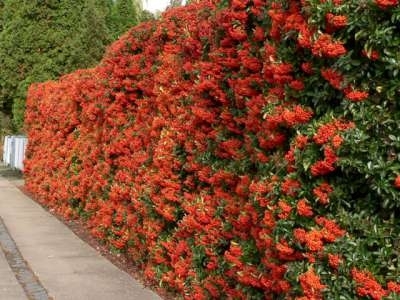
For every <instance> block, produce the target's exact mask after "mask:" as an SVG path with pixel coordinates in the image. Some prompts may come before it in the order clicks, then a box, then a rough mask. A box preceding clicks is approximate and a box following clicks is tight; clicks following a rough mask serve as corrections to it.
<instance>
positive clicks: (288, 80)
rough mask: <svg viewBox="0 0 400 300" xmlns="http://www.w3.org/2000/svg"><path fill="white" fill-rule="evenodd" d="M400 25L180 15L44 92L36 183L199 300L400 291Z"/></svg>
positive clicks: (339, 6) (276, 4)
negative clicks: (399, 49) (399, 47)
mask: <svg viewBox="0 0 400 300" xmlns="http://www.w3.org/2000/svg"><path fill="white" fill-rule="evenodd" d="M399 18H400V7H399V5H398V1H396V0H376V1H353V0H349V1H340V0H332V1H317V0H308V1H307V0H305V1H289V0H287V1H284V0H281V1H265V0H253V1H245V0H240V1H239V0H232V1H199V2H198V3H192V4H190V5H188V6H186V7H184V8H177V9H171V10H168V11H167V12H166V13H164V15H163V16H162V18H161V19H160V20H159V21H154V22H150V23H146V24H141V25H139V26H138V27H135V28H133V29H132V30H131V31H130V32H129V33H127V34H126V35H125V36H124V37H122V38H121V39H120V40H119V41H117V42H116V43H114V44H113V45H112V46H111V47H110V49H109V50H108V54H107V55H106V57H105V58H104V59H103V61H102V63H101V64H100V65H99V66H98V67H96V68H94V69H91V70H86V71H77V72H75V73H73V74H70V75H67V76H65V77H62V78H61V79H60V80H59V81H57V82H48V83H45V84H38V85H33V86H31V88H30V90H29V96H28V100H27V114H26V126H27V129H28V132H29V140H30V143H29V146H28V158H27V160H26V171H25V172H26V182H27V187H28V188H29V189H30V190H31V191H32V192H33V193H35V194H36V195H38V196H39V197H40V199H41V201H43V202H44V203H46V204H48V205H49V206H52V207H54V208H55V209H57V210H58V212H59V213H60V214H63V215H64V216H65V217H75V216H77V215H81V216H82V217H84V218H86V219H87V224H88V227H89V229H90V230H91V232H92V233H93V234H94V235H95V236H97V237H98V238H100V239H102V240H104V241H105V242H107V243H108V244H109V245H110V247H111V248H112V249H114V250H116V251H125V252H126V253H127V254H128V255H130V256H131V257H132V260H134V261H135V262H136V263H137V264H138V265H140V266H141V267H142V268H143V270H144V272H145V275H146V276H147V277H148V278H149V279H152V280H155V281H157V282H159V283H160V284H162V285H164V286H165V287H167V288H169V289H171V290H174V291H176V292H177V293H179V294H181V295H182V297H184V298H187V299H210V298H215V299H224V298H234V299H354V298H366V299H383V298H386V299H398V297H399V290H400V283H399V278H400V274H399V270H400V268H399V248H400V247H399V246H400V244H399V243H400V242H399V238H398V237H399V236H400V225H399V212H400V193H399V189H400V175H399V174H400V163H399V160H400V154H399V153H400V152H399V148H400V138H399V135H398V133H399V129H400V128H399V126H400V113H399V112H400V110H399V101H398V97H399V83H400V81H399V78H398V70H399V67H400V58H399V56H398V55H399V54H398V51H397V49H398V46H399V43H400V34H399V32H400V31H399V30H398V29H399V26H400V25H399V24H400V23H399V22H400V19H399Z"/></svg>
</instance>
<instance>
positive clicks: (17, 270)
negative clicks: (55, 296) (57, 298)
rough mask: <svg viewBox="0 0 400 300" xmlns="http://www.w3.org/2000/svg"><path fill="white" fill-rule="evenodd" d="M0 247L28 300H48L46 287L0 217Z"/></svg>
mask: <svg viewBox="0 0 400 300" xmlns="http://www.w3.org/2000/svg"><path fill="white" fill-rule="evenodd" d="M0 248H1V249H2V250H3V252H4V255H5V257H6V259H7V262H8V264H9V265H10V268H11V270H12V271H13V272H14V274H15V277H16V278H17V280H18V282H19V284H20V285H21V286H22V288H23V290H24V292H25V294H26V296H27V297H28V299H29V300H50V299H52V298H51V297H49V295H48V293H47V291H46V289H45V288H44V287H43V285H42V284H41V283H40V281H39V279H38V278H37V277H36V275H35V274H34V273H33V271H32V269H31V268H30V267H29V265H28V264H27V263H26V261H25V260H24V258H23V257H22V255H21V252H20V251H19V250H18V247H17V245H16V244H15V242H14V240H13V239H12V237H11V235H10V234H9V232H8V229H7V227H6V225H5V224H4V221H3V219H2V218H1V217H0Z"/></svg>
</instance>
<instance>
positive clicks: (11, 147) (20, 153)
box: [3, 135, 28, 171]
mask: <svg viewBox="0 0 400 300" xmlns="http://www.w3.org/2000/svg"><path fill="white" fill-rule="evenodd" d="M27 143H28V139H27V138H26V137H25V136H22V135H7V136H5V137H4V146H3V162H4V164H5V165H6V166H9V167H11V168H14V169H18V170H21V171H22V170H23V169H24V159H25V149H26V145H27Z"/></svg>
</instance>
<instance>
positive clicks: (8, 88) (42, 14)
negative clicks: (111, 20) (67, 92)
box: [0, 0, 109, 128]
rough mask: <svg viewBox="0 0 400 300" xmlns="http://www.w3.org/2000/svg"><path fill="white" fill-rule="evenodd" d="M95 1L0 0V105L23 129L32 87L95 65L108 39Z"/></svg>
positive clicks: (102, 18)
mask: <svg viewBox="0 0 400 300" xmlns="http://www.w3.org/2000/svg"><path fill="white" fill-rule="evenodd" d="M94 1H95V0H62V1H59V0H45V1H44V0H29V1H26V0H4V1H2V2H3V5H4V7H3V9H2V18H1V20H2V25H3V26H2V27H3V29H2V30H1V32H0V66H1V67H0V104H1V106H2V108H1V110H2V111H3V112H5V113H6V114H11V113H13V118H14V123H15V125H16V127H17V128H21V127H22V122H23V114H24V103H25V95H26V91H27V88H28V86H29V85H30V84H31V83H33V82H40V81H45V80H49V79H54V78H56V77H58V76H60V75H62V74H65V73H68V72H71V71H73V70H75V69H78V68H86V67H90V66H93V65H95V64H96V63H97V62H98V61H99V60H100V58H101V57H102V55H103V51H104V48H105V45H106V43H107V41H108V40H109V39H108V36H107V35H108V34H107V30H106V24H105V19H104V16H103V17H102V15H101V13H100V12H99V10H98V7H96V5H95V2H94Z"/></svg>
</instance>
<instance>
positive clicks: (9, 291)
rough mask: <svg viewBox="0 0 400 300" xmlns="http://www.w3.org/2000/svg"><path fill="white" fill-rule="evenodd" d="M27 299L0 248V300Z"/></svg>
mask: <svg viewBox="0 0 400 300" xmlns="http://www.w3.org/2000/svg"><path fill="white" fill-rule="evenodd" d="M11 299H12V300H27V299H28V298H27V297H26V296H25V293H24V290H23V289H22V287H21V285H20V284H19V283H18V281H17V278H16V277H15V275H14V273H13V272H12V270H11V268H10V266H9V265H8V262H7V260H6V257H5V256H4V253H3V251H2V250H1V249H0V300H11Z"/></svg>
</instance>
